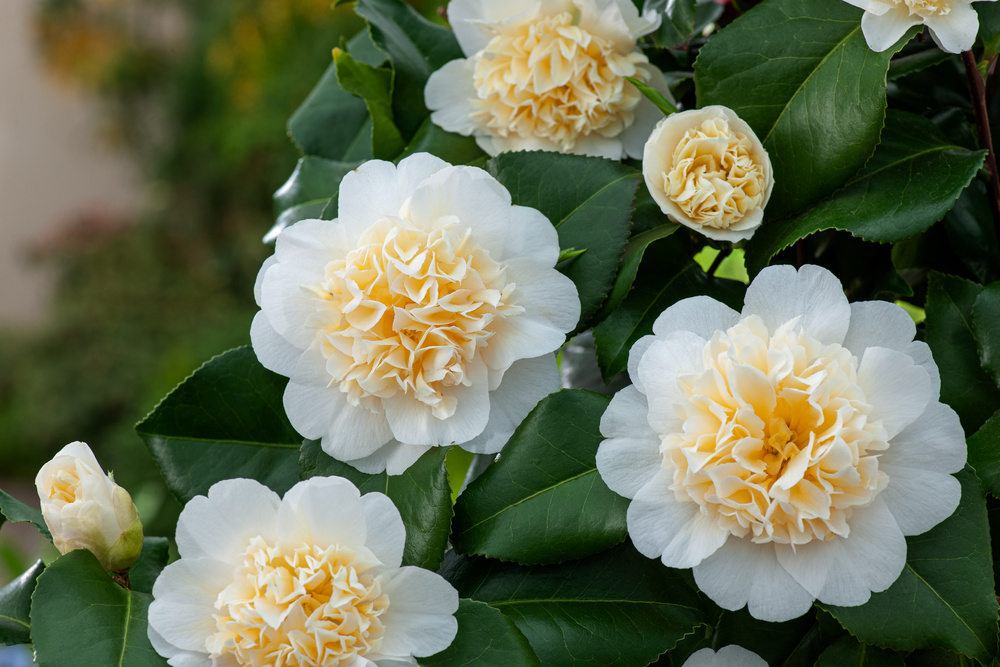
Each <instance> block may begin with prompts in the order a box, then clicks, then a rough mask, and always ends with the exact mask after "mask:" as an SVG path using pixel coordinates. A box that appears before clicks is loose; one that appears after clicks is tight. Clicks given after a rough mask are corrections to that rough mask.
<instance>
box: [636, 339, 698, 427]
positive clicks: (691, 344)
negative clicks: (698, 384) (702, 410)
mask: <svg viewBox="0 0 1000 667" xmlns="http://www.w3.org/2000/svg"><path fill="white" fill-rule="evenodd" d="M704 349H705V340H704V339H703V338H702V337H701V336H699V335H697V334H693V333H690V332H687V331H678V332H675V333H673V334H670V336H669V337H667V338H659V337H658V338H657V339H656V340H654V341H653V342H652V344H650V346H649V348H648V349H647V350H646V353H645V354H644V355H642V359H640V360H639V368H638V370H639V378H640V380H642V387H643V393H645V394H646V400H647V402H648V403H649V413H648V417H647V418H648V420H649V425H650V426H651V427H652V428H653V430H654V431H656V432H657V433H660V434H666V433H679V432H680V431H681V430H682V429H683V426H684V419H683V415H681V413H680V412H679V410H678V405H680V404H682V403H685V402H687V400H688V399H687V396H685V395H684V392H683V391H681V388H680V385H679V384H678V383H677V376H679V375H682V374H688V373H695V372H700V371H702V370H703V369H704V360H703V359H702V351H703V350H704Z"/></svg>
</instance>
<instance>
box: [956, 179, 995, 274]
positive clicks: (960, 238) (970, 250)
mask: <svg viewBox="0 0 1000 667" xmlns="http://www.w3.org/2000/svg"><path fill="white" fill-rule="evenodd" d="M944 228H945V231H946V232H947V234H948V242H949V243H950V245H951V247H952V249H953V250H954V251H955V254H956V255H957V256H958V258H959V259H961V260H962V263H963V264H965V266H966V267H967V268H968V269H969V270H970V271H972V273H973V275H975V276H976V278H978V279H979V282H981V283H989V282H993V281H994V280H997V279H1000V243H998V241H997V229H996V227H995V226H994V224H993V213H992V211H990V200H989V197H988V196H987V194H986V185H985V184H984V183H983V182H982V180H980V179H978V178H977V179H975V180H973V181H972V183H970V184H969V187H967V188H966V189H965V191H963V192H962V196H961V197H959V198H958V201H957V202H955V206H954V207H953V208H952V209H951V210H950V211H949V212H948V215H946V216H945V217H944Z"/></svg>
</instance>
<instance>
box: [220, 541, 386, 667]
mask: <svg viewBox="0 0 1000 667" xmlns="http://www.w3.org/2000/svg"><path fill="white" fill-rule="evenodd" d="M377 564H378V563H377V562H372V561H368V560H365V559H364V558H363V557H362V556H360V555H359V554H357V553H355V552H354V551H352V550H350V549H346V548H345V549H342V548H339V547H337V546H331V547H327V548H321V547H318V546H314V545H308V544H303V545H301V546H299V547H296V548H288V547H283V546H271V545H269V544H267V542H266V541H265V540H264V539H263V538H261V537H255V538H253V539H251V540H250V544H249V546H248V547H247V550H246V552H245V553H244V557H243V564H242V565H241V566H240V567H238V568H237V569H236V572H235V574H234V576H233V582H232V583H231V584H229V585H228V586H226V588H224V589H223V590H222V592H221V593H219V597H218V599H217V600H216V603H215V608H216V609H218V610H219V613H218V614H215V622H216V628H217V630H216V633H215V634H214V635H212V636H210V637H209V638H208V640H207V642H206V648H207V650H208V651H209V653H211V655H212V656H213V657H217V656H222V655H225V654H231V655H232V656H233V657H234V658H235V659H236V661H237V662H238V663H239V664H240V665H250V666H251V667H264V666H265V665H266V666H268V667H286V666H287V667H292V666H293V665H294V666H295V667H336V665H340V664H343V663H352V661H353V658H354V657H355V656H363V655H365V654H366V653H368V652H369V651H373V650H377V649H378V647H379V645H380V644H381V641H382V634H383V627H382V622H381V621H380V620H379V617H380V616H381V615H382V614H383V613H385V610H386V609H387V608H388V606H389V599H388V597H387V596H385V595H383V594H382V592H381V587H380V585H379V582H378V580H376V579H375V578H374V577H372V575H371V574H368V573H367V571H368V570H370V569H371V568H372V567H374V566H376V565H377Z"/></svg>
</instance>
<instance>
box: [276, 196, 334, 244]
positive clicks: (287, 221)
mask: <svg viewBox="0 0 1000 667" xmlns="http://www.w3.org/2000/svg"><path fill="white" fill-rule="evenodd" d="M331 201H332V200H331V199H320V200H318V201H311V202H309V203H308V204H299V205H298V206H293V207H291V208H287V209H285V210H284V211H282V212H281V215H279V216H278V219H277V220H275V221H274V224H273V225H272V226H271V228H270V229H269V230H267V234H264V238H263V239H261V241H263V242H264V243H274V241H275V240H276V239H277V238H278V235H279V234H281V231H282V230H283V229H285V227H291V226H292V225H294V224H295V223H296V222H299V221H301V220H312V219H315V218H320V219H322V215H323V214H324V213H325V212H326V210H327V207H328V206H329V205H330V202H331Z"/></svg>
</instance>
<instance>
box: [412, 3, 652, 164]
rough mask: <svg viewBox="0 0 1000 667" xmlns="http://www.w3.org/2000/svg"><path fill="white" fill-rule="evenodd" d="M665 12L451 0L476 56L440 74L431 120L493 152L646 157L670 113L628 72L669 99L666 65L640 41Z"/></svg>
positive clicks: (427, 96)
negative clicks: (652, 60) (655, 130)
mask: <svg viewBox="0 0 1000 667" xmlns="http://www.w3.org/2000/svg"><path fill="white" fill-rule="evenodd" d="M660 19H661V16H660V13H659V12H654V11H649V12H646V13H643V15H642V16H640V15H639V12H638V10H637V9H636V8H635V5H634V4H632V0H504V1H503V2H497V1H496V0H452V1H451V2H450V3H449V4H448V20H449V21H450V22H451V26H452V28H453V29H454V30H455V37H456V38H457V39H458V43H459V45H460V46H461V47H462V52H463V53H465V55H466V56H467V57H466V58H465V59H462V60H453V61H451V62H450V63H448V64H446V65H445V66H444V67H442V68H441V69H440V70H438V71H437V72H434V73H433V74H431V76H430V79H429V80H428V81H427V87H426V88H425V89H424V101H425V103H426V105H427V108H428V109H430V110H431V112H432V113H431V120H432V121H433V122H434V123H435V124H437V125H439V126H441V127H442V128H444V129H445V130H448V131H449V132H457V133H459V134H463V135H465V136H470V135H471V136H474V137H475V138H476V142H477V143H478V144H479V146H480V147H481V148H482V149H483V150H484V151H486V152H487V153H489V154H490V155H496V154H497V153H501V152H503V151H511V150H545V151H558V152H561V153H576V154H579V155H595V156H598V157H606V158H611V159H613V160H620V159H622V158H624V157H633V158H639V157H641V156H642V144H643V142H645V140H646V137H647V136H649V131H650V129H651V128H652V127H653V125H654V124H655V123H656V121H657V119H659V118H661V117H662V114H661V113H660V111H659V110H658V109H657V108H656V107H655V106H654V105H653V104H652V103H651V102H649V101H648V100H647V99H646V98H645V97H643V96H642V94H641V93H639V91H638V90H636V88H635V87H634V86H633V85H632V84H630V83H629V82H627V81H626V80H625V79H624V78H623V77H626V76H630V77H633V78H635V79H638V80H640V81H643V82H644V83H646V84H647V85H649V86H652V87H653V88H655V89H657V90H658V91H659V92H661V93H662V94H663V95H664V96H665V97H667V98H668V99H670V90H669V89H668V87H667V82H666V80H665V79H664V78H663V74H662V73H661V72H660V70H659V69H657V68H656V67H654V66H653V65H650V64H649V60H648V59H647V58H646V56H645V55H644V54H643V53H642V52H641V51H640V50H639V49H637V48H636V40H637V39H638V38H639V37H642V36H643V35H646V34H649V33H650V32H653V31H654V30H656V29H657V28H658V27H659V25H660Z"/></svg>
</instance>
